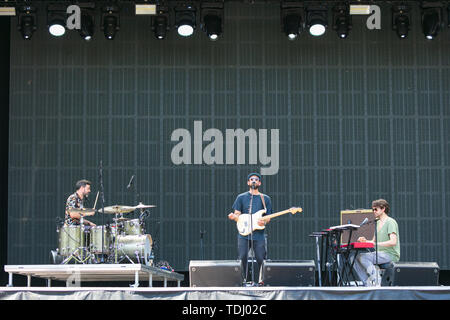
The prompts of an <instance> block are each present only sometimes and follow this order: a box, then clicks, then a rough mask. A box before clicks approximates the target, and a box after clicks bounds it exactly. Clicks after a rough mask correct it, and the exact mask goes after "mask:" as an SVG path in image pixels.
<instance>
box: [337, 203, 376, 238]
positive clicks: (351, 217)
mask: <svg viewBox="0 0 450 320" xmlns="http://www.w3.org/2000/svg"><path fill="white" fill-rule="evenodd" d="M365 218H368V219H369V221H373V220H374V219H375V215H374V214H373V211H372V210H371V209H358V210H342V211H341V224H356V225H358V226H359V225H360V224H361V223H362V222H363V221H364V219H365ZM349 235H350V231H348V230H346V231H344V232H343V233H342V239H341V241H342V243H343V244H346V243H348V238H349ZM374 235H375V223H369V224H366V225H364V226H362V227H361V228H359V229H358V230H353V232H352V238H351V239H350V242H356V240H357V239H358V238H359V237H365V238H366V239H368V240H371V239H373V237H374Z"/></svg>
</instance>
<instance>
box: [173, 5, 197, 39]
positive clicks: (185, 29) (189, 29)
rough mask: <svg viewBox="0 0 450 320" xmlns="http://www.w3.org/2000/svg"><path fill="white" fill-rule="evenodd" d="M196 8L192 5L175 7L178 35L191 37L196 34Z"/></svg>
mask: <svg viewBox="0 0 450 320" xmlns="http://www.w3.org/2000/svg"><path fill="white" fill-rule="evenodd" d="M195 21H196V8H195V7H194V6H193V5H191V4H184V5H182V6H179V7H175V25H176V28H177V31H178V34H179V35H180V36H183V37H189V36H191V35H192V34H193V33H194V30H195V27H196V23H195Z"/></svg>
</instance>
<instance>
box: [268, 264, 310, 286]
mask: <svg viewBox="0 0 450 320" xmlns="http://www.w3.org/2000/svg"><path fill="white" fill-rule="evenodd" d="M315 269H316V268H315V264H314V260H306V261H305V260H303V261H271V260H265V261H264V262H263V265H262V281H263V282H264V285H265V286H294V287H313V286H314V285H315V279H316V278H315Z"/></svg>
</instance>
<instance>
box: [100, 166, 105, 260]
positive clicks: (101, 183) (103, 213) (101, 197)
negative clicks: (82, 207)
mask: <svg viewBox="0 0 450 320" xmlns="http://www.w3.org/2000/svg"><path fill="white" fill-rule="evenodd" d="M99 180H100V200H101V202H102V211H101V212H102V256H101V257H100V262H101V263H104V262H105V260H104V258H105V253H104V244H103V241H104V239H103V238H104V237H105V229H104V228H105V194H104V188H103V166H102V160H100V169H99Z"/></svg>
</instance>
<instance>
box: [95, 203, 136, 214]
mask: <svg viewBox="0 0 450 320" xmlns="http://www.w3.org/2000/svg"><path fill="white" fill-rule="evenodd" d="M104 210H105V211H104V212H105V213H108V214H120V213H129V212H132V211H134V210H135V208H134V207H130V206H120V205H115V206H109V207H105V208H104ZM99 211H100V212H101V211H102V210H101V209H100V210H99Z"/></svg>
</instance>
